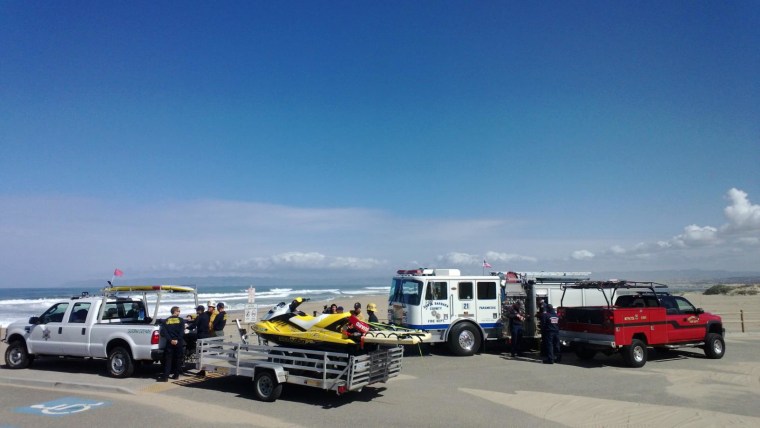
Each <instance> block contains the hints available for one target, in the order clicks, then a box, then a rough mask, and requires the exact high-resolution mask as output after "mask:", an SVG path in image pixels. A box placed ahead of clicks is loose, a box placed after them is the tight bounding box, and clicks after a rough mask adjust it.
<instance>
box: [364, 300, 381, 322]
mask: <svg viewBox="0 0 760 428" xmlns="http://www.w3.org/2000/svg"><path fill="white" fill-rule="evenodd" d="M375 311H377V305H376V304H374V303H369V304H367V321H369V322H380V320H378V319H377V315H375Z"/></svg>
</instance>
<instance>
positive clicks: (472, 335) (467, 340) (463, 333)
mask: <svg viewBox="0 0 760 428" xmlns="http://www.w3.org/2000/svg"><path fill="white" fill-rule="evenodd" d="M478 348H480V332H478V331H477V330H475V327H473V326H472V325H471V324H467V323H461V324H458V325H456V326H455V327H454V328H453V329H452V330H451V333H449V349H451V352H453V353H454V354H456V355H459V356H463V357H464V356H469V355H472V354H474V353H475V352H476V351H477V350H478Z"/></svg>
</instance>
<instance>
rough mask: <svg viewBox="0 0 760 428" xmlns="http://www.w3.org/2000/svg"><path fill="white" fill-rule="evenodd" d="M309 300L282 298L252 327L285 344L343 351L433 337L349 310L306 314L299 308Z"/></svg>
mask: <svg viewBox="0 0 760 428" xmlns="http://www.w3.org/2000/svg"><path fill="white" fill-rule="evenodd" d="M307 300H308V299H304V298H301V297H298V298H296V299H295V300H293V301H292V302H291V303H290V304H287V303H285V302H280V303H279V304H277V305H276V306H274V307H273V308H272V309H270V310H269V312H267V314H266V315H265V316H264V317H263V318H262V319H261V321H259V322H257V323H255V324H254V326H253V331H254V332H255V333H256V334H257V335H258V336H259V337H260V338H262V339H264V340H266V341H269V342H274V343H277V344H279V345H283V346H295V347H302V348H312V349H320V350H338V351H341V352H346V351H356V350H359V349H362V348H363V345H364V344H378V345H390V346H397V345H416V344H418V343H421V342H424V341H426V340H428V339H430V333H427V332H423V331H420V330H412V329H407V328H401V327H396V326H393V325H389V324H381V323H366V322H364V321H361V320H360V319H358V318H356V317H355V316H353V315H351V314H350V313H343V314H321V315H318V316H316V317H314V316H311V315H307V314H305V313H303V312H301V311H299V310H298V306H299V305H300V304H301V303H303V302H305V301H307Z"/></svg>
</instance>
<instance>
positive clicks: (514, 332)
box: [508, 300, 525, 357]
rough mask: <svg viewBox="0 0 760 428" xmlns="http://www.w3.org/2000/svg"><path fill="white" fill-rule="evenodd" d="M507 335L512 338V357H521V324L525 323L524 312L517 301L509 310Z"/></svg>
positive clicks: (520, 303)
mask: <svg viewBox="0 0 760 428" xmlns="http://www.w3.org/2000/svg"><path fill="white" fill-rule="evenodd" d="M508 316H509V335H510V337H511V338H512V347H511V353H512V356H513V357H514V356H522V349H521V346H520V345H521V343H522V339H523V322H524V321H525V310H524V309H523V307H522V302H520V301H519V300H518V301H516V302H515V303H513V304H512V307H511V308H510V309H509V315H508Z"/></svg>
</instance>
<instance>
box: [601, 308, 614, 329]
mask: <svg viewBox="0 0 760 428" xmlns="http://www.w3.org/2000/svg"><path fill="white" fill-rule="evenodd" d="M602 319H603V321H602V327H603V328H605V329H612V326H613V325H615V323H614V321H615V313H614V312H612V311H610V310H606V311H604V315H603V318H602Z"/></svg>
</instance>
